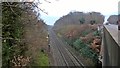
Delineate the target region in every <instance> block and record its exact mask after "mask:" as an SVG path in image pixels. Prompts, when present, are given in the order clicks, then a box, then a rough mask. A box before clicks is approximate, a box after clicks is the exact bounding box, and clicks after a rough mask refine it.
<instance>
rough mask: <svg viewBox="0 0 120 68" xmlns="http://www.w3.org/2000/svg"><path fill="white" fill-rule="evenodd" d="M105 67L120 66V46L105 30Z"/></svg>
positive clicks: (104, 29)
mask: <svg viewBox="0 0 120 68" xmlns="http://www.w3.org/2000/svg"><path fill="white" fill-rule="evenodd" d="M103 51H104V52H103V66H119V65H120V54H119V53H120V46H119V45H118V43H116V41H115V40H114V39H113V37H112V36H111V35H110V33H109V32H108V31H107V29H106V28H105V27H104V28H103Z"/></svg>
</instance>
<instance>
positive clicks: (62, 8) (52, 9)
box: [39, 0, 118, 16]
mask: <svg viewBox="0 0 120 68" xmlns="http://www.w3.org/2000/svg"><path fill="white" fill-rule="evenodd" d="M50 1H51V3H46V2H43V4H42V5H40V6H39V7H40V8H42V9H45V10H46V11H47V12H48V14H49V15H50V16H61V15H65V14H67V13H68V12H70V11H71V10H77V11H83V12H89V11H97V12H101V13H103V14H108V13H112V12H116V11H118V0H59V1H55V0H50Z"/></svg>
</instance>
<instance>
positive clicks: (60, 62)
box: [49, 29, 84, 68]
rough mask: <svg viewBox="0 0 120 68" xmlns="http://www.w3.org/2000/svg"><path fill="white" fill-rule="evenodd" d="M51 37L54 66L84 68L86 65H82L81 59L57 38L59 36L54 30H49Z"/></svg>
mask: <svg viewBox="0 0 120 68" xmlns="http://www.w3.org/2000/svg"><path fill="white" fill-rule="evenodd" d="M49 37H50V49H51V53H52V55H53V58H54V66H66V67H70V66H79V68H83V66H84V65H83V64H82V63H81V61H80V59H78V58H77V57H76V56H75V55H74V54H73V53H72V52H71V51H70V50H69V49H68V48H67V46H66V44H65V43H63V42H62V40H61V39H60V38H58V37H57V35H56V34H55V32H54V31H53V30H52V29H50V30H49Z"/></svg>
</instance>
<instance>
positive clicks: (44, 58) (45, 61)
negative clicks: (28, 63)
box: [37, 52, 49, 66]
mask: <svg viewBox="0 0 120 68" xmlns="http://www.w3.org/2000/svg"><path fill="white" fill-rule="evenodd" d="M37 64H38V65H39V66H49V58H48V55H47V54H45V53H43V52H40V54H39V56H38V61H37Z"/></svg>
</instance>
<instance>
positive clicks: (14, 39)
mask: <svg viewBox="0 0 120 68" xmlns="http://www.w3.org/2000/svg"><path fill="white" fill-rule="evenodd" d="M2 4H3V8H2V9H3V10H2V24H3V27H2V38H3V40H2V56H3V60H2V61H3V64H2V65H3V66H8V67H9V66H10V60H11V59H12V58H13V56H16V55H19V54H23V53H24V48H25V46H24V44H22V43H21V38H22V33H23V24H22V23H21V21H20V20H21V18H20V15H21V10H20V9H19V8H18V7H16V8H13V10H14V11H15V12H16V13H13V12H11V8H10V7H6V6H5V5H7V3H2ZM16 4H18V3H12V4H11V5H16Z"/></svg>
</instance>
